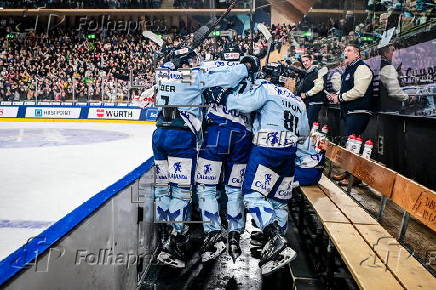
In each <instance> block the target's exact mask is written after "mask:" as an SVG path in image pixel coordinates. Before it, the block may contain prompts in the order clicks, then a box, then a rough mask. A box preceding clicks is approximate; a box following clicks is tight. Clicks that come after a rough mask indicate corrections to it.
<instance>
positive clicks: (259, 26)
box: [257, 23, 273, 65]
mask: <svg viewBox="0 0 436 290" xmlns="http://www.w3.org/2000/svg"><path fill="white" fill-rule="evenodd" d="M257 29H259V31H260V33H262V35H263V36H264V37H265V38H266V41H267V43H268V48H267V54H266V61H265V65H267V64H268V61H269V55H270V54H271V49H272V43H273V37H272V34H271V32H269V30H268V28H267V27H266V26H265V25H264V24H262V23H259V24H257Z"/></svg>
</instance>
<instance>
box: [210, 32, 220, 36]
mask: <svg viewBox="0 0 436 290" xmlns="http://www.w3.org/2000/svg"><path fill="white" fill-rule="evenodd" d="M211 35H212V36H221V31H212V33H211Z"/></svg>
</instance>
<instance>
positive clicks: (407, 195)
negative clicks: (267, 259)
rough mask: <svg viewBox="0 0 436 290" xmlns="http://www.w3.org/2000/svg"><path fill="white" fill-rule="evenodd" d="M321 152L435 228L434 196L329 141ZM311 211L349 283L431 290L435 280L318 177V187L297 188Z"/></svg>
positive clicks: (335, 188)
mask: <svg viewBox="0 0 436 290" xmlns="http://www.w3.org/2000/svg"><path fill="white" fill-rule="evenodd" d="M326 156H327V158H329V159H330V161H332V162H334V163H336V164H337V165H338V166H340V167H342V168H344V169H345V170H347V171H348V172H350V173H351V174H353V175H355V176H356V177H358V178H360V179H361V180H363V181H364V182H365V183H367V184H368V185H369V186H371V187H372V188H374V189H376V190H378V191H379V192H380V193H381V194H382V196H383V197H384V198H383V201H382V203H381V206H380V208H381V209H380V214H379V216H382V213H383V209H384V206H385V205H386V200H387V199H390V200H391V201H393V202H394V203H396V204H397V205H399V206H400V207H401V208H402V209H403V210H404V211H405V213H407V214H405V215H404V216H405V217H403V223H402V224H403V225H402V227H401V228H402V229H401V231H400V237H401V236H403V235H404V232H405V227H407V221H408V215H410V214H411V215H413V216H414V217H415V218H416V219H418V220H420V221H421V222H422V223H424V224H425V225H427V226H428V227H429V228H431V229H432V230H434V229H435V218H434V216H435V205H436V194H435V192H434V191H431V190H429V189H427V188H425V187H423V186H421V185H419V184H416V183H415V182H413V181H411V180H409V179H407V178H405V177H404V176H402V175H400V174H398V173H396V172H394V171H392V170H390V169H388V168H385V167H383V166H381V165H379V164H377V163H375V162H373V161H371V160H366V159H364V158H362V157H360V156H358V155H356V154H353V153H351V152H349V151H347V150H345V149H344V148H342V147H340V146H336V145H334V144H331V143H330V144H329V145H328V148H327V150H326ZM299 190H300V191H301V193H302V194H303V195H304V196H305V198H306V199H307V201H308V203H309V204H310V206H311V207H312V208H313V210H314V211H315V213H316V215H317V217H318V220H319V221H320V222H321V224H322V227H323V229H324V230H325V232H326V233H327V234H328V237H329V239H330V241H331V242H332V243H333V244H334V246H335V248H336V250H337V251H338V253H339V254H340V256H341V258H342V260H343V261H344V263H345V264H346V266H347V268H348V270H349V271H350V273H351V274H352V276H353V279H354V280H355V282H356V283H357V284H358V285H359V287H360V288H363V289H382V288H386V289H436V279H435V278H434V277H433V276H432V275H431V274H430V273H429V272H428V271H427V270H426V269H425V268H424V267H423V266H422V265H421V264H420V263H419V262H418V261H417V260H416V259H415V258H414V257H413V256H412V255H411V254H409V252H408V251H407V250H406V249H405V248H404V247H403V246H401V245H400V243H399V242H398V241H397V240H396V239H395V238H394V237H392V236H391V235H390V234H389V233H388V232H387V231H386V230H385V229H384V228H383V227H382V226H381V225H380V224H379V223H378V222H377V220H376V219H374V218H372V217H371V216H370V215H369V214H368V213H367V212H366V211H365V210H364V209H363V208H361V207H360V206H359V205H358V204H357V203H356V202H355V201H354V200H353V199H352V198H351V196H349V193H350V190H351V189H349V190H348V191H347V192H348V194H347V193H346V192H344V191H342V190H341V189H340V188H339V187H338V186H336V185H335V184H334V183H333V182H331V181H330V180H329V179H328V178H327V177H325V176H323V178H322V179H321V180H320V182H319V184H318V185H315V186H303V187H301V188H300V189H299Z"/></svg>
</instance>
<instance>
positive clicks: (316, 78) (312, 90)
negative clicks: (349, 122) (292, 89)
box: [297, 54, 325, 128]
mask: <svg viewBox="0 0 436 290" xmlns="http://www.w3.org/2000/svg"><path fill="white" fill-rule="evenodd" d="M301 61H302V63H303V66H304V68H305V69H306V72H307V73H306V75H305V77H304V79H303V80H302V81H301V83H300V84H299V85H298V90H297V95H299V96H300V97H301V98H302V99H303V100H304V103H305V104H306V108H307V119H308V120H309V126H310V127H311V128H312V124H313V122H318V114H319V111H320V110H321V106H322V104H323V103H324V100H325V94H324V91H323V90H324V78H323V76H320V75H319V73H318V72H319V67H318V66H317V65H314V64H313V58H312V56H311V55H308V54H306V55H303V56H302V57H301Z"/></svg>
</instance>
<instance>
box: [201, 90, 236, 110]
mask: <svg viewBox="0 0 436 290" xmlns="http://www.w3.org/2000/svg"><path fill="white" fill-rule="evenodd" d="M231 93H233V89H223V88H220V87H213V88H210V89H207V90H205V91H204V92H203V96H204V98H205V100H206V104H218V105H224V106H225V105H226V103H227V97H228V96H229V95H230V94H231Z"/></svg>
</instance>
